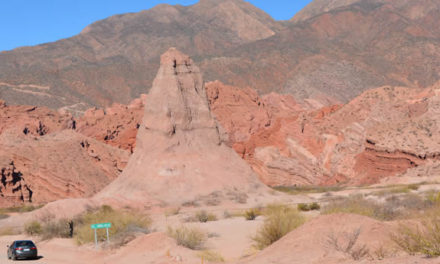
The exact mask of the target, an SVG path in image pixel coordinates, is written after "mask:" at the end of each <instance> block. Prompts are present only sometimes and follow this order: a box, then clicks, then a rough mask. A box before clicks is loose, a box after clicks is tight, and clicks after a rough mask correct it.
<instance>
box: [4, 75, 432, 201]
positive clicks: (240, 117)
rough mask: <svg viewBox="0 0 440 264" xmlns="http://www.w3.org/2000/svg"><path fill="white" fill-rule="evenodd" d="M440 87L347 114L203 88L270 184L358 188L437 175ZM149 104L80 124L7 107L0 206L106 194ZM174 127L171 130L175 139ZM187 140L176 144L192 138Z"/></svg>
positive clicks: (376, 92) (99, 112)
mask: <svg viewBox="0 0 440 264" xmlns="http://www.w3.org/2000/svg"><path fill="white" fill-rule="evenodd" d="M167 78H168V77H167ZM439 88H440V86H439V85H435V86H433V87H430V88H428V89H425V90H423V91H421V92H418V91H416V90H412V89H409V88H401V87H381V88H377V89H372V90H369V91H367V92H365V93H363V94H362V95H361V96H359V97H357V98H355V99H354V100H352V101H351V102H350V103H348V104H346V105H330V106H322V105H320V104H318V103H316V102H312V101H308V102H306V103H301V104H299V103H297V102H296V101H295V100H294V98H293V97H292V96H290V95H280V94H276V93H271V94H268V95H264V96H259V95H258V94H257V93H256V92H255V91H254V90H252V89H250V88H246V89H239V88H236V87H232V86H228V85H224V84H222V83H220V82H211V83H208V84H206V93H207V100H208V104H209V107H210V110H211V111H212V113H213V115H214V117H215V119H216V120H217V121H218V122H219V123H220V124H221V126H219V127H218V128H219V132H220V133H219V135H218V137H220V138H222V139H223V140H224V142H225V143H226V144H227V145H228V146H230V147H232V148H233V149H234V150H235V151H236V152H237V153H238V154H239V156H240V157H242V158H243V159H244V160H245V161H246V162H247V163H248V164H249V165H251V167H252V168H253V170H254V171H255V172H256V173H257V174H258V175H259V177H260V179H261V180H262V181H263V182H264V183H266V184H268V185H271V186H278V185H334V184H348V185H357V184H372V183H377V182H380V181H382V180H384V179H392V178H393V177H394V178H395V177H396V176H408V177H414V176H417V175H420V174H423V175H424V176H427V177H429V176H430V175H434V174H435V173H436V171H437V170H436V168H437V167H436V166H438V165H439V162H440V158H439V157H440V153H439V151H438V149H440V146H439V141H438V138H440V135H439V133H440V132H439V131H440V130H439V129H438V124H439V121H440V120H439V118H440V115H439V114H438V113H440V98H439V94H440V92H439ZM156 96H159V95H156ZM161 98H162V97H161ZM168 98H171V97H170V96H169V97H168ZM144 100H145V97H143V98H141V99H137V100H135V101H134V102H133V103H131V104H130V105H128V106H124V105H114V106H113V107H110V108H106V109H96V108H94V109H90V110H88V111H86V113H85V114H84V115H83V116H81V117H78V118H74V117H72V116H71V115H70V114H66V113H62V112H57V111H54V110H50V109H47V108H44V107H31V106H7V105H6V104H4V103H0V120H1V123H0V147H1V148H0V169H1V173H2V174H1V182H0V195H1V196H2V199H0V206H10V205H15V204H20V203H23V202H29V201H31V200H32V202H37V203H39V202H47V201H52V200H56V199H60V198H65V197H84V196H90V195H92V194H94V193H96V192H98V191H99V190H101V188H103V187H104V186H106V185H107V184H108V183H110V182H111V181H112V180H113V179H115V178H116V177H117V176H118V175H119V174H120V172H121V171H122V170H123V169H124V167H125V164H126V162H127V160H128V156H129V154H130V152H132V151H133V150H134V148H135V144H136V134H137V131H138V127H141V124H142V117H143V116H144V112H143V111H144V104H143V102H144ZM157 100H158V99H157ZM157 100H151V102H150V103H151V104H155V103H157V102H156V101H157ZM167 101H169V100H168V99H167ZM187 105H188V104H187ZM152 109H156V108H154V107H152ZM179 109H180V108H179ZM159 110H160V109H159ZM150 111H153V110H150ZM197 111H200V109H198V108H196V109H195V110H191V111H189V112H188V113H192V114H194V113H195V112H197ZM177 112H179V115H176V116H175V117H174V118H175V119H174V120H176V118H180V119H182V120H183V121H181V122H179V124H181V125H180V126H182V127H185V126H188V124H190V123H188V122H189V121H188V120H193V119H192V117H191V118H188V116H180V115H181V113H180V112H182V111H180V110H179V111H176V113H177ZM182 113H183V112H182ZM188 113H187V114H186V115H188ZM158 116H160V115H156V114H154V115H152V114H150V115H149V117H148V118H150V119H151V118H153V117H154V118H153V119H152V120H149V121H148V122H147V124H152V123H155V124H157V125H158V126H162V125H164V124H165V122H164V121H163V119H160V118H159V117H158ZM164 116H165V117H166V116H168V115H167V114H164ZM156 119H157V120H156ZM185 120H187V121H185ZM145 122H146V121H145ZM170 122H171V121H170ZM173 122H174V121H173ZM194 122H196V121H194ZM202 123H203V122H202ZM174 127H175V126H174V125H167V127H166V129H165V128H164V129H165V130H166V131H167V133H172V132H173V131H175V130H174V129H177V126H176V128H174ZM186 130H187V129H184V128H183V130H182V131H186ZM189 130H190V129H189ZM25 132H26V133H25ZM182 140H183V139H181V140H179V141H178V142H186V141H188V140H189V137H188V136H186V137H185V139H184V140H183V141H182ZM197 140H199V139H197ZM197 140H195V139H194V142H196V141H197ZM216 140H217V139H216ZM141 142H142V140H141ZM157 142H159V141H157ZM157 142H156V141H155V144H156V143H157ZM163 142H165V141H163ZM104 143H105V144H104ZM138 143H139V142H138ZM144 143H145V140H144ZM168 143H169V142H168ZM176 144H177V143H176ZM180 144H181V143H180ZM204 144H205V143H203V144H202V145H204ZM145 148H148V147H144V149H145ZM149 149H152V148H149ZM185 151H187V150H185ZM157 155H159V154H157ZM60 164H62V165H61V166H60ZM173 168H174V167H173ZM173 168H171V171H173V170H174V169H173ZM211 187H212V188H214V186H211Z"/></svg>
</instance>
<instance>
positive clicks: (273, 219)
mask: <svg viewBox="0 0 440 264" xmlns="http://www.w3.org/2000/svg"><path fill="white" fill-rule="evenodd" d="M264 215H265V217H266V218H265V220H264V224H263V226H262V227H261V228H260V229H259V230H258V231H257V234H256V235H255V236H254V237H252V239H253V240H254V242H255V246H256V247H257V248H259V249H263V248H265V247H267V246H269V245H271V244H272V243H274V242H275V241H277V240H279V239H280V238H281V237H283V236H284V235H286V234H287V233H289V232H290V231H292V230H293V229H295V228H297V227H298V226H300V225H302V224H303V223H304V222H305V219H304V217H302V216H301V215H300V214H299V213H298V211H297V210H295V209H293V208H291V207H289V206H286V205H277V204H275V205H270V206H268V207H267V208H266V210H265V212H264Z"/></svg>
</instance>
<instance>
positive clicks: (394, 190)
mask: <svg viewBox="0 0 440 264" xmlns="http://www.w3.org/2000/svg"><path fill="white" fill-rule="evenodd" d="M419 187H420V185H419V184H410V185H397V186H387V188H386V189H384V190H380V191H377V192H374V193H373V195H376V196H386V195H391V194H399V193H410V192H411V191H417V190H418V189H419Z"/></svg>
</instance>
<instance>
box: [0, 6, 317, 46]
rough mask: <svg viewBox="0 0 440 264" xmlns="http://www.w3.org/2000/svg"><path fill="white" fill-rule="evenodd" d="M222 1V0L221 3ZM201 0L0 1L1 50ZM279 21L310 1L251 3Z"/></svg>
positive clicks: (74, 33)
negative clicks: (160, 6)
mask: <svg viewBox="0 0 440 264" xmlns="http://www.w3.org/2000/svg"><path fill="white" fill-rule="evenodd" d="M218 1H222V0H218ZM196 2H198V0H0V36H1V37H0V51H2V50H10V49H13V48H16V47H19V46H29V45H37V44H41V43H45V42H50V41H56V40H58V39H62V38H68V37H71V36H74V35H76V34H78V33H79V32H81V30H82V29H83V28H84V27H86V26H87V25H89V24H91V23H93V22H95V21H97V20H100V19H104V18H106V17H109V16H112V15H115V14H123V13H128V12H138V11H141V10H145V9H150V8H151V7H153V6H155V5H157V4H161V3H168V4H172V5H174V4H181V5H191V4H194V3H196ZM248 2H251V3H252V4H254V5H255V6H258V7H259V8H261V9H263V10H264V11H266V12H267V13H269V14H270V15H271V16H272V17H273V18H274V19H276V20H287V19H290V18H291V17H293V15H294V14H295V13H296V12H298V11H299V10H301V9H302V8H303V7H304V6H306V5H307V4H308V3H310V2H311V0H248Z"/></svg>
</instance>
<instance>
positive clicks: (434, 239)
mask: <svg viewBox="0 0 440 264" xmlns="http://www.w3.org/2000/svg"><path fill="white" fill-rule="evenodd" d="M391 239H392V240H393V241H394V243H396V245H397V246H398V247H400V248H401V249H402V250H404V251H405V252H407V253H408V254H410V255H414V254H416V253H422V254H425V255H427V256H429V257H438V256H440V214H439V212H435V213H431V214H428V215H425V216H424V218H423V219H422V220H421V224H419V225H409V224H406V225H405V224H401V225H400V226H399V228H398V229H397V231H396V232H395V233H393V234H392V235H391Z"/></svg>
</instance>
